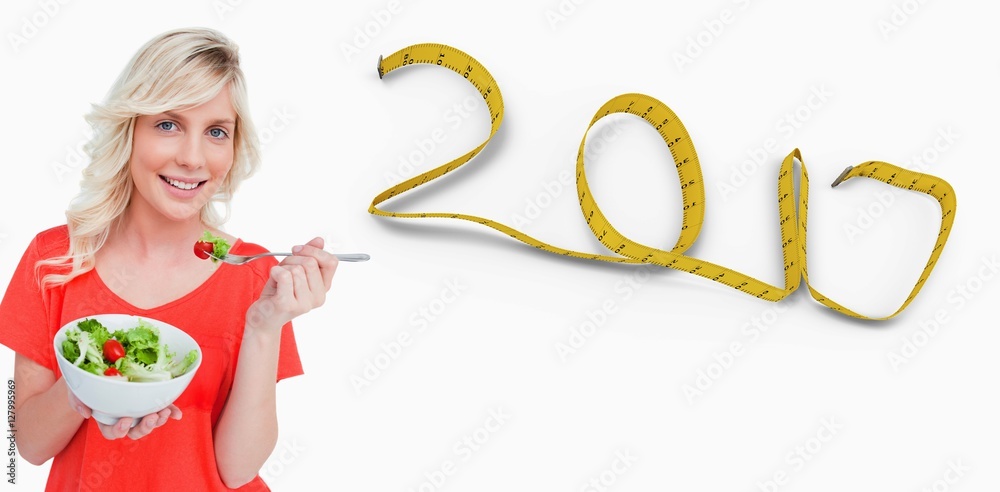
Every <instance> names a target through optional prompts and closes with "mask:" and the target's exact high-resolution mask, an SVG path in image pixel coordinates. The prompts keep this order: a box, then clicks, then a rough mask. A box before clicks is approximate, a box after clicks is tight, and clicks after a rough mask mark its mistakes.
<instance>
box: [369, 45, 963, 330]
mask: <svg viewBox="0 0 1000 492" xmlns="http://www.w3.org/2000/svg"><path fill="white" fill-rule="evenodd" d="M415 63H424V64H431V65H438V66H441V67H444V68H447V69H449V70H451V71H453V72H455V73H457V74H459V75H460V76H462V77H464V78H465V79H466V80H468V81H469V83H471V84H472V85H473V86H475V87H476V89H477V90H478V91H479V94H480V95H481V96H482V97H483V100H484V101H485V102H486V106H487V108H488V109H489V111H490V120H491V122H492V124H491V127H490V134H489V136H488V137H487V138H486V140H485V141H483V143H481V144H479V145H478V146H477V147H476V148H474V149H472V150H470V151H469V152H467V153H466V154H465V155H463V156H461V157H459V158H457V159H454V160H452V161H451V162H448V163H445V164H443V165H441V166H439V167H436V168H434V169H431V170H429V171H427V172H425V173H423V174H420V175H418V176H415V177H413V178H410V179H408V180H406V181H404V182H402V183H399V184H397V185H395V186H393V187H391V188H389V189H387V190H385V191H383V192H382V193H379V194H378V196H376V197H375V199H374V200H372V203H371V206H369V208H368V212H369V213H371V214H374V215H378V216H383V217H400V218H427V217H435V218H446V219H462V220H468V221H472V222H476V223H479V224H483V225H485V226H487V227H492V228H493V229H496V230H498V231H500V232H502V233H504V234H507V235H509V236H510V237H512V238H514V239H516V240H518V241H521V242H524V243H526V244H529V245H531V246H534V247H536V248H538V249H541V250H543V251H548V252H550V253H555V254H559V255H564V256H571V257H574V258H583V259H588V260H599V261H607V262H615V263H635V264H653V265H659V266H663V267H667V268H673V269H675V270H682V271H685V272H688V273H693V274H695V275H698V276H701V277H704V278H707V279H709V280H712V281H715V282H719V283H721V284H723V285H726V286H728V287H731V288H733V289H736V290H739V291H741V292H744V293H746V294H749V295H752V296H754V297H757V298H760V299H765V300H768V301H779V300H781V299H784V298H785V297H787V296H788V295H790V294H791V293H792V292H795V290H796V289H798V287H799V284H800V282H801V281H802V279H803V278H804V279H805V283H806V287H808V288H809V292H810V294H812V297H813V298H814V299H816V301H818V302H819V303H820V304H823V305H824V306H827V307H829V308H830V309H833V310H835V311H838V312H840V313H843V314H846V315H848V316H853V317H855V318H862V319H876V320H885V319H889V318H892V317H893V316H896V315H897V314H899V313H900V312H902V311H903V309H905V308H906V306H907V305H909V304H910V302H911V301H912V300H913V298H914V297H916V295H917V292H919V291H920V288H921V287H922V286H923V285H924V283H925V282H926V281H927V278H928V277H929V276H930V273H931V270H933V269H934V265H935V263H936V262H937V259H938V257H939V256H941V251H942V250H943V249H944V245H945V242H946V241H947V240H948V235H949V233H950V232H951V226H952V222H954V220H955V192H954V190H952V187H951V185H949V184H948V183H947V182H946V181H945V180H943V179H941V178H938V177H935V176H931V175H929V174H923V173H918V172H915V171H911V170H908V169H903V168H901V167H898V166H894V165H892V164H888V163H885V162H878V161H870V162H865V163H862V164H859V165H857V166H852V167H848V168H847V169H845V170H844V172H842V173H841V174H840V176H838V177H837V180H836V181H834V182H833V185H832V186H837V185H838V184H840V183H842V182H844V181H846V180H848V179H851V178H854V177H864V178H870V179H875V180H878V181H881V182H883V183H885V184H888V185H892V186H896V187H899V188H903V189H906V190H911V191H917V192H921V193H926V194H928V195H930V196H932V197H934V198H935V199H936V200H937V201H938V203H939V204H940V205H941V229H940V231H939V232H938V238H937V242H936V244H935V246H934V249H933V250H932V251H931V254H930V258H929V260H928V261H927V265H926V266H924V270H923V273H921V275H920V280H918V281H917V283H916V285H914V286H913V290H911V291H910V294H909V296H908V297H907V298H906V301H904V302H903V304H902V305H901V306H900V307H899V309H897V310H896V312H894V313H892V314H890V315H889V316H886V317H883V318H870V317H868V316H864V315H861V314H858V313H856V312H854V311H852V310H850V309H848V308H846V307H844V306H841V305H840V304H838V303H836V302H834V301H833V300H831V299H828V298H827V297H826V296H824V295H823V294H821V293H819V292H817V291H816V289H813V288H812V287H811V286H809V277H808V275H807V272H806V215H807V211H808V199H809V175H808V173H807V172H806V166H805V163H804V162H803V161H802V155H801V154H800V153H799V150H798V149H795V150H793V151H792V152H791V153H790V154H788V157H785V160H784V161H783V162H782V164H781V169H780V173H779V174H778V220H779V221H780V223H781V239H782V241H781V244H782V248H783V250H782V253H783V255H784V263H785V286H784V287H777V286H774V285H770V284H768V283H766V282H762V281H760V280H757V279H755V278H753V277H750V276H749V275H746V274H743V273H740V272H737V271H735V270H731V269H729V268H726V267H723V266H720V265H716V264H714V263H710V262H707V261H704V260H699V259H697V258H693V257H691V256H686V255H684V254H683V253H684V251H685V250H687V249H688V248H689V247H691V245H692V244H694V241H695V239H697V238H698V233H699V232H700V231H701V223H702V219H703V218H704V215H705V187H704V183H703V180H702V176H701V167H700V166H699V164H698V156H697V154H695V151H694V143H693V142H692V141H691V137H690V135H688V132H687V130H686V129H685V128H684V125H683V124H682V123H681V120H680V119H678V118H677V115H675V114H674V112H673V111H671V110H670V108H668V107H667V105H665V104H663V103H662V102H660V101H658V100H656V99H654V98H652V97H650V96H647V95H644V94H622V95H620V96H616V97H614V98H612V99H611V100H610V101H608V102H606V103H604V105H603V106H601V108H600V109H598V110H597V114H595V115H594V118H593V119H592V120H590V125H589V126H588V127H587V132H589V131H590V128H592V127H593V126H594V124H595V123H597V121H598V120H600V119H601V118H603V117H605V116H608V115H610V114H612V113H628V114H632V115H636V116H638V117H640V118H642V119H644V120H646V121H647V122H649V124H650V125H652V126H653V127H654V128H656V131H657V132H658V133H659V134H660V136H661V137H662V138H663V141H664V142H666V144H667V147H668V148H669V149H670V154H671V155H672V156H673V159H674V163H675V165H676V167H677V175H678V177H679V178H680V183H681V185H680V186H681V195H682V197H683V204H684V205H683V206H684V215H683V222H682V226H681V233H680V238H679V239H678V240H677V244H675V245H674V247H673V249H671V250H670V251H666V250H661V249H657V248H653V247H651V246H646V245H643V244H639V243H637V242H635V241H632V240H630V239H629V238H627V237H625V236H624V235H622V234H621V233H620V232H618V231H617V230H616V229H615V228H614V227H613V226H612V225H611V223H610V222H608V220H607V218H606V217H605V216H604V214H603V213H601V209H600V208H598V206H597V202H595V201H594V197H593V195H592V194H591V193H590V188H589V187H588V186H587V175H586V174H585V173H584V165H583V164H584V162H583V157H584V144H585V143H586V141H587V132H585V133H584V135H583V139H582V140H581V141H580V149H579V150H578V151H577V156H576V179H577V197H578V198H579V202H580V208H581V209H582V211H583V216H584V217H585V218H586V220H587V224H589V226H590V230H591V231H592V232H593V233H594V236H596V237H597V240H598V241H600V242H601V244H603V245H604V246H605V247H607V248H608V249H609V250H611V251H613V252H614V253H615V256H609V255H595V254H591V253H581V252H577V251H572V250H568V249H564V248H560V247H558V246H553V245H551V244H547V243H544V242H542V241H539V240H537V239H535V238H533V237H531V236H529V235H527V234H524V233H523V232H520V231H518V230H515V229H513V228H511V227H509V226H506V225H504V224H501V223H499V222H496V221H493V220H490V219H486V218H483V217H476V216H473V215H466V214H460V213H400V212H388V211H384V210H380V209H379V208H378V207H377V205H378V204H380V203H382V202H384V201H386V200H388V199H390V198H392V197H394V196H398V195H401V194H403V193H406V192H407V191H410V190H412V189H414V188H416V187H418V186H420V185H422V184H424V183H428V182H430V181H433V180H435V179H437V178H439V177H441V176H443V175H445V174H448V173H450V172H452V171H455V170H456V169H458V168H459V167H461V166H462V165H463V164H465V163H467V162H469V161H470V160H471V159H472V158H473V157H475V156H476V155H477V154H479V152H481V151H482V150H483V148H484V147H486V144H488V143H489V142H490V139H492V138H493V136H494V135H496V133H497V130H499V129H500V123H501V122H502V121H503V111H504V109H503V98H502V97H501V96H500V88H499V87H497V83H496V81H495V80H494V79H493V77H492V76H491V75H490V73H489V72H488V71H487V70H486V68H485V67H483V65H482V64H480V63H479V62H478V61H476V59H475V58H473V57H471V56H469V55H468V54H466V53H464V52H462V51H460V50H458V49H455V48H453V47H451V46H446V45H443V44H417V45H413V46H409V47H406V48H403V49H401V50H399V51H397V52H395V53H393V54H391V55H389V56H387V57H385V58H382V57H379V60H378V74H379V78H382V77H384V76H385V75H386V74H388V73H389V72H392V71H393V70H396V69H397V68H401V67H405V66H408V65H413V64H415ZM795 159H797V160H798V161H799V163H800V166H799V168H798V170H797V171H796V169H795V167H794V160H795ZM795 172H798V174H799V183H800V186H799V187H800V193H799V197H798V204H797V206H796V203H795V202H796V197H795V190H794V185H793V183H794V182H793V178H794V176H793V173H795Z"/></svg>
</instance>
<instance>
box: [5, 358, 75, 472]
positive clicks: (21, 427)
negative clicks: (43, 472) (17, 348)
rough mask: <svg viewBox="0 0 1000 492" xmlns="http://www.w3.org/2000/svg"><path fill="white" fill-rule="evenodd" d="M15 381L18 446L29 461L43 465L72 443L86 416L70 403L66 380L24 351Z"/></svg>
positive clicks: (16, 362) (16, 437)
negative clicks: (29, 356)
mask: <svg viewBox="0 0 1000 492" xmlns="http://www.w3.org/2000/svg"><path fill="white" fill-rule="evenodd" d="M14 385H15V391H16V395H15V397H16V399H15V403H14V410H15V411H16V412H17V433H16V434H15V439H16V440H17V448H18V450H19V451H20V453H21V457H22V458H24V460H25V461H27V462H28V463H31V464H32V465H41V464H42V463H45V462H46V461H48V460H49V458H52V457H53V456H55V455H57V454H59V452H60V451H62V450H63V448H65V447H66V445H67V444H69V441H70V440H71V439H72V438H73V435H74V434H76V431H77V429H79V428H80V424H81V423H83V420H84V419H83V416H82V415H80V414H79V413H77V412H76V411H74V410H73V409H72V408H71V407H70V402H69V389H68V388H67V387H66V382H65V380H64V379H63V378H59V379H58V380H56V377H55V374H53V373H52V371H50V370H48V369H47V368H45V367H43V366H42V365H40V364H38V363H37V362H35V361H33V360H31V359H29V358H27V357H25V356H23V355H21V354H16V356H15V357H14Z"/></svg>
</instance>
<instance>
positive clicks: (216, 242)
mask: <svg viewBox="0 0 1000 492" xmlns="http://www.w3.org/2000/svg"><path fill="white" fill-rule="evenodd" d="M229 246H230V245H229V242H228V241H226V240H225V239H223V238H221V237H218V236H215V235H213V234H212V233H211V232H209V231H205V233H204V234H202V235H201V239H199V240H198V241H197V242H195V243H194V254H195V255H196V256H198V258H201V259H203V260H207V259H209V258H211V259H212V262H217V261H219V259H220V258H222V257H223V256H226V253H229Z"/></svg>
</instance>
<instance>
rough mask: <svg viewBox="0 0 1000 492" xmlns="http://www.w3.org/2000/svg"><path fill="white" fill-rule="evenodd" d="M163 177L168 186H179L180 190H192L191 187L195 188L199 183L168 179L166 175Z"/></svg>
mask: <svg viewBox="0 0 1000 492" xmlns="http://www.w3.org/2000/svg"><path fill="white" fill-rule="evenodd" d="M163 179H164V180H165V181H166V182H167V183H170V186H173V187H174V188H180V189H182V190H193V189H195V188H197V187H198V184H199V183H185V182H183V181H177V180H175V179H170V178H168V177H166V176H164V177H163Z"/></svg>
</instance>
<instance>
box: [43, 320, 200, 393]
mask: <svg viewBox="0 0 1000 492" xmlns="http://www.w3.org/2000/svg"><path fill="white" fill-rule="evenodd" d="M159 339H160V331H159V330H158V329H157V328H156V327H155V326H153V325H152V324H150V323H149V322H148V321H145V320H139V325H138V326H136V327H135V328H132V329H131V330H128V331H126V330H116V331H115V332H114V333H112V332H110V331H108V329H107V328H106V327H105V326H104V325H102V324H101V323H100V322H99V321H97V320H95V319H85V320H83V321H81V322H79V323H77V325H76V328H70V329H68V330H66V340H64V341H63V343H62V355H63V357H65V358H66V360H68V361H70V362H71V363H73V365H75V366H76V367H79V368H80V369H83V370H84V371H87V372H89V373H92V374H96V375H98V376H110V377H116V378H121V379H127V380H128V381H136V382H143V381H168V380H170V379H173V378H176V377H177V376H180V375H182V374H184V373H185V372H187V371H188V369H190V368H191V367H192V366H193V365H194V363H195V361H197V360H198V351H197V350H191V351H190V352H188V354H187V355H186V356H184V357H183V358H178V357H176V356H175V355H174V354H173V353H170V352H169V350H168V348H167V346H166V344H163V343H160V341H159Z"/></svg>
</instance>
